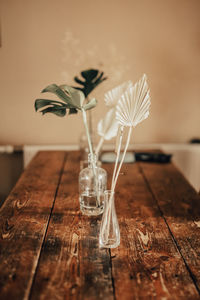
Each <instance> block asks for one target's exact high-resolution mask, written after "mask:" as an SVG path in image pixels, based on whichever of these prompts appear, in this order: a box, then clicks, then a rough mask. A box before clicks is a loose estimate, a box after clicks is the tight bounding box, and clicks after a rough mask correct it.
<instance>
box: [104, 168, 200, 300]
mask: <svg viewBox="0 0 200 300" xmlns="http://www.w3.org/2000/svg"><path fill="white" fill-rule="evenodd" d="M109 168H110V167H107V170H108V171H109ZM122 173H123V174H124V175H121V176H120V178H119V181H118V185H117V187H116V210H117V214H118V219H119V224H120V232H121V244H120V246H119V247H118V248H117V249H112V250H111V255H112V276H113V279H114V285H115V297H116V299H198V298H199V294H198V292H197V290H196V288H195V285H194V284H193V280H192V279H191V276H190V274H189V272H188V270H187V268H186V266H185V264H184V261H183V259H182V256H181V255H180V253H179V251H178V249H177V247H176V244H175V243H174V240H173V238H172V236H171V234H170V232H169V230H168V227H167V225H166V223H165V221H164V219H163V217H162V214H161V213H160V210H159V208H158V205H157V201H156V200H155V199H154V197H153V196H152V194H151V192H150V191H149V189H148V186H147V185H146V183H145V182H144V177H143V174H142V173H141V170H140V169H139V167H138V163H137V164H125V165H124V166H123V169H122ZM174 175H175V174H174ZM160 184H161V185H162V183H160ZM185 184H187V183H186V182H185ZM186 226H187V225H186Z"/></svg>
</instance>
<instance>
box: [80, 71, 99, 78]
mask: <svg viewBox="0 0 200 300" xmlns="http://www.w3.org/2000/svg"><path fill="white" fill-rule="evenodd" d="M98 73H99V70H95V69H89V70H85V71H82V72H81V75H82V77H83V78H85V79H86V81H92V80H93V79H94V78H95V77H97V75H98Z"/></svg>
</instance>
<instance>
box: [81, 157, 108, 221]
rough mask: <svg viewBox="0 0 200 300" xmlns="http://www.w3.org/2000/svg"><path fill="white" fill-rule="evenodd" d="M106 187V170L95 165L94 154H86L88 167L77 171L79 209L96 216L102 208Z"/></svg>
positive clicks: (85, 213) (101, 211)
mask: <svg viewBox="0 0 200 300" xmlns="http://www.w3.org/2000/svg"><path fill="white" fill-rule="evenodd" d="M106 188H107V172H106V171H105V170H104V169H102V168H100V167H98V166H97V158H96V155H95V154H94V155H93V157H92V156H91V154H88V167H87V168H85V169H83V170H81V171H80V173H79V201H80V210H81V212H82V213H83V214H84V215H88V216H97V215H100V214H102V213H103V210H104V191H105V190H106Z"/></svg>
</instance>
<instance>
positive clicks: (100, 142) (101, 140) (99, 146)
mask: <svg viewBox="0 0 200 300" xmlns="http://www.w3.org/2000/svg"><path fill="white" fill-rule="evenodd" d="M103 142H104V137H103V136H102V137H101V138H100V140H99V143H98V145H97V147H96V150H95V153H96V156H97V159H98V156H99V152H100V149H101V147H102V145H103Z"/></svg>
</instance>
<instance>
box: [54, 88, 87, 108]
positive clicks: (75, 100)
mask: <svg viewBox="0 0 200 300" xmlns="http://www.w3.org/2000/svg"><path fill="white" fill-rule="evenodd" d="M60 88H61V89H63V90H64V91H66V92H67V93H68V95H69V97H70V99H71V102H72V104H73V106H74V107H75V108H77V109H81V108H82V107H83V103H84V100H85V96H84V94H83V92H82V91H79V90H77V89H74V88H73V87H71V86H68V85H66V84H62V85H60Z"/></svg>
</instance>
